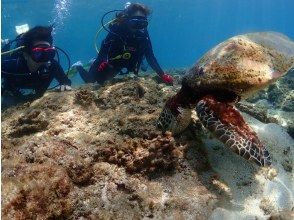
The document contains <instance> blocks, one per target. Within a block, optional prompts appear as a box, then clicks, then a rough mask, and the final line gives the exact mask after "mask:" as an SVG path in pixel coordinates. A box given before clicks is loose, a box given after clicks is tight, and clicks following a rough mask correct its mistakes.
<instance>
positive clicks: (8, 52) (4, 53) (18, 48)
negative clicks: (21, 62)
mask: <svg viewBox="0 0 294 220" xmlns="http://www.w3.org/2000/svg"><path fill="white" fill-rule="evenodd" d="M23 48H25V46H20V47H17V48H14V49H12V50H8V51H5V52H3V53H1V56H3V55H6V54H12V53H14V52H15V51H18V50H21V49H23Z"/></svg>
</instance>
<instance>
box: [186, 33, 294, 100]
mask: <svg viewBox="0 0 294 220" xmlns="http://www.w3.org/2000/svg"><path fill="white" fill-rule="evenodd" d="M293 64H294V42H293V41H291V40H290V39H289V38H288V37H286V36H284V35H282V34H280V33H275V32H258V33H249V34H244V35H238V36H235V37H232V38H230V39H228V40H226V41H224V42H222V43H220V44H218V45H217V46H216V47H214V48H213V49H211V50H210V51H208V52H207V53H206V54H205V55H204V56H203V57H201V58H200V60H199V61H198V62H197V63H196V64H195V65H194V66H192V68H190V69H189V70H188V71H187V73H186V74H185V76H184V78H183V81H182V82H183V85H187V86H189V87H190V88H192V89H193V91H195V92H199V93H203V91H205V93H207V94H209V93H213V92H214V91H227V92H231V93H234V94H236V95H237V96H239V97H240V98H247V97H249V96H250V95H252V94H253V93H255V92H256V91H258V90H260V89H263V88H265V87H266V86H268V85H269V84H270V83H272V82H273V81H275V80H277V79H278V78H279V77H281V76H283V75H284V74H286V73H287V72H288V71H289V69H290V68H291V67H293Z"/></svg>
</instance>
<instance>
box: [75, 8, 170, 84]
mask: <svg viewBox="0 0 294 220" xmlns="http://www.w3.org/2000/svg"><path fill="white" fill-rule="evenodd" d="M149 14H150V10H149V9H148V8H147V7H146V6H144V5H141V4H138V3H132V4H130V5H129V6H127V7H126V9H125V10H123V11H122V12H120V13H119V14H117V16H116V20H115V22H114V23H112V24H111V25H110V26H109V34H108V35H107V37H106V38H105V39H104V40H103V41H102V44H101V49H100V51H99V54H98V57H97V59H96V60H95V61H94V63H93V64H92V66H91V67H90V70H89V72H87V71H86V70H85V69H84V68H83V67H82V65H76V66H75V67H76V69H77V70H78V72H79V73H80V75H81V78H82V79H83V80H84V81H85V82H86V83H89V82H98V83H103V82H104V81H106V80H108V79H111V78H113V77H115V76H116V75H117V74H118V73H121V74H127V73H128V72H134V74H138V71H139V69H140V65H141V63H142V61H143V59H144V57H145V58H146V60H147V62H148V63H149V65H150V66H151V67H152V69H153V70H154V71H155V72H156V73H157V74H158V75H159V76H160V77H161V79H162V80H163V81H164V82H165V83H167V84H173V78H172V77H171V76H170V75H168V74H166V73H164V72H163V70H162V69H161V67H160V66H159V64H158V62H157V60H156V58H155V56H154V54H153V50H152V45H151V41H150V38H149V34H148V31H147V26H148V20H147V16H148V15H149ZM123 69H126V70H127V71H126V72H122V70H123Z"/></svg>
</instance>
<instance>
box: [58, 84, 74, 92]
mask: <svg viewBox="0 0 294 220" xmlns="http://www.w3.org/2000/svg"><path fill="white" fill-rule="evenodd" d="M56 90H57V91H59V92H64V91H70V90H71V86H68V85H60V86H58V87H57V88H56Z"/></svg>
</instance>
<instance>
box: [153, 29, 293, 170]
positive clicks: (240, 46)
mask: <svg viewBox="0 0 294 220" xmlns="http://www.w3.org/2000/svg"><path fill="white" fill-rule="evenodd" d="M293 64H294V42H292V41H291V40H290V39H289V38H287V37H286V36H284V35H282V34H279V33H274V32H259V33H250V34H244V35H238V36H235V37H232V38H230V39H228V40H226V41H224V42H222V43H220V44H218V45H217V46H216V47H214V48H213V49H211V50H210V51H208V52H207V53H206V54H205V55H204V56H203V57H202V58H201V59H200V60H199V61H198V62H197V63H196V64H195V65H194V66H192V67H191V68H190V69H189V70H188V71H187V72H186V74H185V76H184V77H183V80H182V87H181V89H180V91H179V92H178V93H177V94H176V95H175V96H173V97H171V98H170V99H169V100H168V101H167V102H166V104H165V107H164V109H163V111H162V112H161V114H160V116H159V119H158V122H157V126H158V128H160V129H161V130H163V131H166V130H169V131H171V132H173V133H180V132H181V131H183V130H184V129H185V128H186V127H187V126H188V125H189V123H190V120H191V111H192V110H193V109H195V110H196V112H197V115H198V118H199V119H200V121H201V123H202V124H203V125H204V127H205V128H207V129H208V130H209V131H210V132H212V133H213V134H214V136H215V137H216V138H218V139H219V140H220V141H221V142H223V143H224V144H225V145H226V146H228V147H229V148H230V149H231V150H233V151H234V152H235V153H238V154H239V155H241V156H242V157H244V158H246V159H248V160H252V161H254V162H255V163H257V164H258V165H261V166H268V165H270V164H271V158H270V155H269V152H268V151H267V149H266V147H265V146H264V145H263V144H262V143H261V141H260V140H259V139H258V137H257V134H256V133H255V132H254V131H253V130H252V129H251V128H250V127H249V125H247V124H246V122H245V121H244V119H243V117H242V115H241V114H240V112H239V111H238V110H237V109H236V108H235V107H234V105H233V104H234V103H236V102H238V101H239V100H241V99H246V98H248V97H249V96H250V95H252V94H254V93H255V92H256V91H258V90H260V89H263V88H265V87H266V86H267V85H269V84H270V83H272V82H274V81H276V80H277V79H278V78H279V77H281V76H283V75H284V74H286V73H287V71H288V70H289V69H290V68H291V67H292V66H293Z"/></svg>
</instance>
